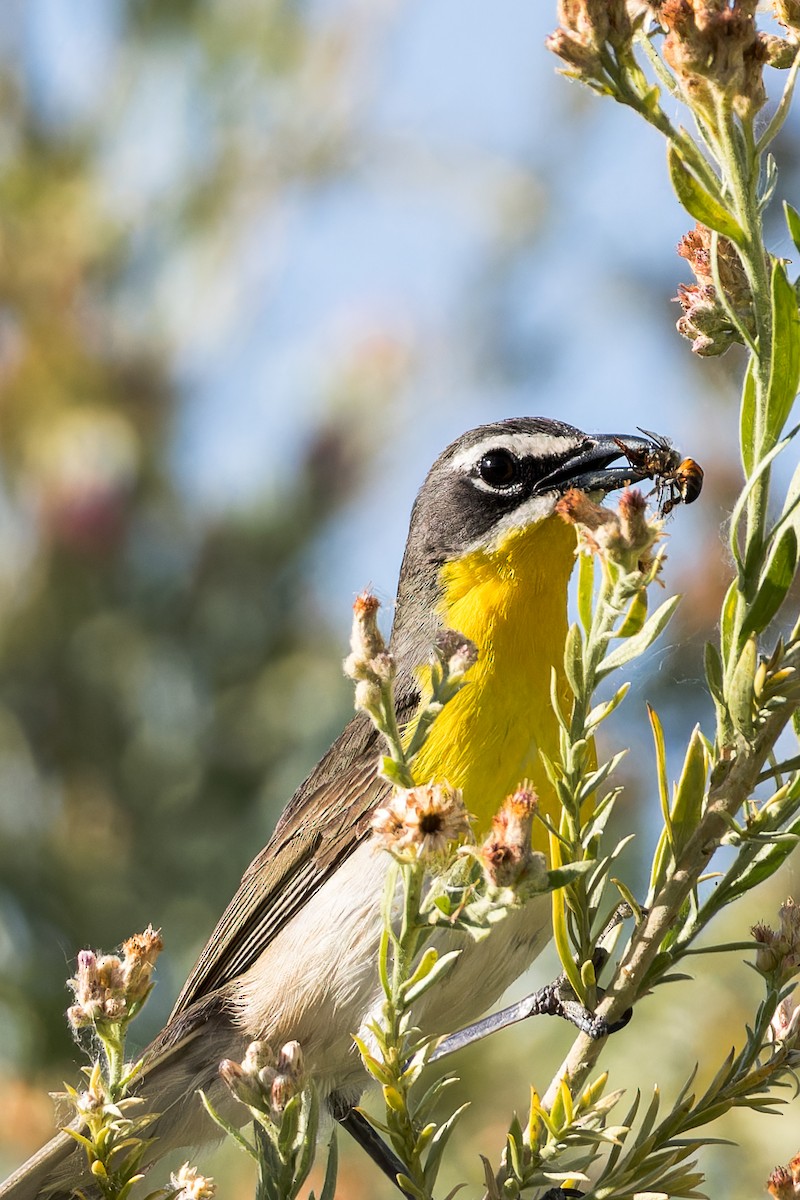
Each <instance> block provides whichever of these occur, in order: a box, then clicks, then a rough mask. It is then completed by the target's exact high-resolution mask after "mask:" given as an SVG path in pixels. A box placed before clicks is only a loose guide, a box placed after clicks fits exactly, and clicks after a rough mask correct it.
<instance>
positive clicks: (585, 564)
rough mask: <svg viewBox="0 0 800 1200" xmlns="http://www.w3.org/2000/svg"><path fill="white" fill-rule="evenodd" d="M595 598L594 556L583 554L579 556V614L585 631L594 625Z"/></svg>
mask: <svg viewBox="0 0 800 1200" xmlns="http://www.w3.org/2000/svg"><path fill="white" fill-rule="evenodd" d="M593 600H594V556H593V555H591V554H581V555H579V557H578V616H579V617H580V621H581V625H582V626H583V629H584V632H585V633H587V634H588V632H589V630H590V629H591V627H592V602H593Z"/></svg>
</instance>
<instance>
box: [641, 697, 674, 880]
mask: <svg viewBox="0 0 800 1200" xmlns="http://www.w3.org/2000/svg"><path fill="white" fill-rule="evenodd" d="M647 716H648V718H649V721H650V728H651V729H652V731H653V741H654V743H655V749H656V779H657V781H658V797H659V801H660V804H661V817H662V820H663V822H664V828H663V830H662V832H661V836H660V838H659V840H658V845H657V847H656V852H655V854H654V855H653V865H652V868H651V871H650V890H649V892H648V900H647V902H648V903H650V901H651V900H652V899H653V897H654V896H655V894H656V892H657V891H658V889H659V888H660V887H661V884H662V883H663V882H664V878H665V876H666V873H667V864H668V862H669V857H670V854H671V852H672V847H673V835H672V814H671V812H670V804H669V781H668V779H667V749H666V742H665V740H664V729H663V727H662V725H661V720H660V718H659V716H658V713H657V712H656V710H655V709H654V708H652V707H651V706H650V705H649V704H648V705H647Z"/></svg>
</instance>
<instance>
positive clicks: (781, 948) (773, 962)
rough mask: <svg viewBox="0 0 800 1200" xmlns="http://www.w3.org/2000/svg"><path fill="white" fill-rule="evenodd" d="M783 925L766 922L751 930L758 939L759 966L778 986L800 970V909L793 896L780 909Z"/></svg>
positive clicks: (758, 969) (755, 938)
mask: <svg viewBox="0 0 800 1200" xmlns="http://www.w3.org/2000/svg"><path fill="white" fill-rule="evenodd" d="M778 916H779V917H780V928H779V929H772V928H771V927H770V926H769V925H766V924H764V922H759V923H758V924H757V925H754V926H753V927H752V929H751V930H750V932H751V933H752V935H753V940H754V941H755V942H757V943H758V950H757V951H756V961H755V967H756V970H757V971H758V972H759V973H760V974H761V975H763V976H764V978H765V979H767V980H769V982H770V983H771V984H772V985H773V986H775V987H782V986H783V984H785V983H787V982H788V981H789V980H790V979H792V978H793V976H795V975H796V974H797V972H798V970H800V909H798V907H797V905H796V904H795V902H794V900H793V899H792V898H791V896H790V897H789V898H788V899H787V900H786V902H785V903H784V904H782V905H781V907H780V908H779V910H778Z"/></svg>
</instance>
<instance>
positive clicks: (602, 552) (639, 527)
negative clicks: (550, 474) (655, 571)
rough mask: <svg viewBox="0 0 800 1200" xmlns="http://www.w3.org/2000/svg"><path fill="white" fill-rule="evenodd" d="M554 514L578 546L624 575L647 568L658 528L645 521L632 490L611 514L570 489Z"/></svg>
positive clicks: (644, 506) (640, 498) (639, 495)
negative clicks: (568, 528)
mask: <svg viewBox="0 0 800 1200" xmlns="http://www.w3.org/2000/svg"><path fill="white" fill-rule="evenodd" d="M555 510H556V512H557V513H558V514H559V516H560V517H562V518H563V520H565V521H566V522H567V524H569V525H574V526H575V527H576V529H577V531H578V535H579V538H580V543H581V546H582V547H583V549H584V550H586V551H587V552H588V553H590V554H597V555H598V556H599V557H600V558H602V559H604V560H608V561H609V562H613V563H617V564H618V565H619V566H621V567H622V568H623V569H624V570H625V571H628V572H631V571H636V570H640V571H644V570H646V569H647V568H648V567H649V566H650V565H651V563H652V561H653V559H652V554H651V550H652V548H653V546H654V545H655V543H656V542H657V541H658V540H659V539H660V538H661V537H662V533H661V524H660V522H658V521H656V520H654V519H652V518H648V517H647V515H646V511H647V501H646V500H645V498H644V496H643V495H642V493H641V492H639V491H637V490H636V489H631V488H627V489H626V490H625V491H624V492H623V493H622V494H621V496H620V498H619V500H618V502H617V509H616V511H614V510H613V509H610V508H605V507H604V506H603V505H602V504H595V503H594V501H592V500H590V499H589V497H588V496H587V495H586V493H585V492H582V491H580V490H579V489H578V488H570V490H569V491H568V492H565V493H564V495H563V496H562V497H561V499H560V500H559V501H558V503H557V504H556V509H555Z"/></svg>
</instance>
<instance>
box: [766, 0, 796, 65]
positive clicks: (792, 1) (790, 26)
mask: <svg viewBox="0 0 800 1200" xmlns="http://www.w3.org/2000/svg"><path fill="white" fill-rule="evenodd" d="M772 11H773V13H774V14H775V20H776V21H777V22H778V24H779V25H782V26H783V28H784V29H785V30H786V36H787V37H788V38H789V40H790V42H792V43H796V42H797V41H798V38H799V37H800V0H772ZM795 53H797V47H796V45H795Z"/></svg>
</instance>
